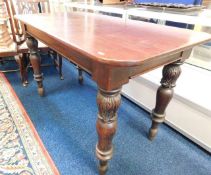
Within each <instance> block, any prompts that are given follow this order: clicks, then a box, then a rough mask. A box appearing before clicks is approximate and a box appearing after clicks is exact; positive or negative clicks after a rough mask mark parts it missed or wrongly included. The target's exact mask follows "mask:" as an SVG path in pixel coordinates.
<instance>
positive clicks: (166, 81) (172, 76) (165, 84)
mask: <svg viewBox="0 0 211 175" xmlns="http://www.w3.org/2000/svg"><path fill="white" fill-rule="evenodd" d="M182 63H183V62H180V61H177V62H174V63H171V64H168V65H166V66H164V68H163V72H162V74H163V77H162V79H161V86H160V87H159V88H158V90H157V96H156V105H155V108H154V109H153V110H152V114H151V116H152V126H151V128H150V130H149V139H150V140H153V139H154V138H155V136H156V134H157V132H158V125H159V124H160V123H163V122H164V120H165V116H166V114H165V110H166V107H167V106H168V104H169V102H170V101H171V99H172V97H173V93H174V91H173V88H174V87H175V86H176V81H177V79H178V78H179V76H180V73H181V68H180V65H181V64H182Z"/></svg>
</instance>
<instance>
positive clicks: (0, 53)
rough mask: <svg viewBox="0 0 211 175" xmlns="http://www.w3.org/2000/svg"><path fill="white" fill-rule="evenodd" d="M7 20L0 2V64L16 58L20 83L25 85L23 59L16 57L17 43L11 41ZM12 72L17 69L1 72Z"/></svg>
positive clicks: (1, 0) (2, 0) (2, 4)
mask: <svg viewBox="0 0 211 175" xmlns="http://www.w3.org/2000/svg"><path fill="white" fill-rule="evenodd" d="M8 20H9V15H8V13H7V8H6V4H5V1H4V0H0V63H1V64H3V63H4V61H7V59H8V58H7V57H15V58H18V59H16V61H17V62H18V64H19V68H20V75H21V80H22V83H23V84H24V85H25V84H27V81H26V72H25V69H24V60H23V57H17V43H15V42H14V41H13V40H12V37H11V35H10V33H9V30H8V29H9V27H8ZM13 71H19V69H9V70H4V71H1V72H13Z"/></svg>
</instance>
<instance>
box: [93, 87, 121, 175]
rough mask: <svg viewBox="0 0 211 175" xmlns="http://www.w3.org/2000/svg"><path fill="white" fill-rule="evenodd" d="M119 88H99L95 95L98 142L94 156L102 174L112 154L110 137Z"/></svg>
mask: <svg viewBox="0 0 211 175" xmlns="http://www.w3.org/2000/svg"><path fill="white" fill-rule="evenodd" d="M120 91H121V89H117V90H114V91H104V90H102V89H99V91H98V95H97V105H98V110H99V112H98V118H97V123H96V129H97V133H98V143H97V145H96V156H97V158H98V159H99V174H100V175H104V174H106V171H107V169H108V160H110V159H111V158H112V155H113V145H112V139H113V136H114V135H115V132H116V128H117V110H118V108H119V106H120V101H121V95H120Z"/></svg>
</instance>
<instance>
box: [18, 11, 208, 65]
mask: <svg viewBox="0 0 211 175" xmlns="http://www.w3.org/2000/svg"><path fill="white" fill-rule="evenodd" d="M17 18H18V19H20V20H21V21H23V22H24V23H26V24H28V25H30V26H31V27H32V28H30V29H31V30H33V28H34V29H37V30H38V31H42V32H46V33H45V34H46V37H50V38H52V37H53V38H56V39H57V40H58V45H59V44H60V43H61V44H62V45H63V44H65V45H66V46H68V47H70V48H73V49H77V50H78V52H83V53H84V55H88V57H89V58H91V59H93V60H96V61H98V62H105V63H109V64H113V65H130V66H132V65H133V66H134V65H140V64H142V63H144V62H146V61H149V60H152V59H153V58H156V57H159V56H160V55H169V54H173V53H175V52H179V51H180V50H181V49H184V48H185V49H187V48H188V47H189V48H190V47H191V46H193V45H196V44H199V43H201V42H204V41H205V40H209V39H210V36H209V35H208V34H202V33H197V32H190V31H189V30H185V29H178V28H173V27H167V26H160V25H156V24H151V23H144V22H140V21H139V22H136V21H132V20H131V21H130V20H128V21H127V22H126V23H125V22H124V21H123V20H121V19H118V18H112V17H108V16H102V15H97V16H96V15H94V14H86V15H84V14H78V13H77V14H76V13H68V14H60V15H59V14H46V15H30V16H28V15H26V16H17ZM35 23H36V25H34V24H35ZM55 26H57V27H55ZM51 45H52V44H51ZM54 47H56V45H55V46H54Z"/></svg>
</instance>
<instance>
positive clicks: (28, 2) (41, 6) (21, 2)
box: [9, 0, 83, 84]
mask: <svg viewBox="0 0 211 175" xmlns="http://www.w3.org/2000/svg"><path fill="white" fill-rule="evenodd" d="M13 1H16V6H14V5H13V4H14V2H13ZM9 2H10V4H11V8H10V10H11V12H12V14H13V15H12V24H13V26H14V28H15V29H14V30H15V32H16V36H17V33H18V36H19V37H18V38H17V37H16V38H17V39H16V42H19V43H20V44H21V43H22V40H23V38H24V35H23V28H21V26H20V24H19V23H18V21H17V20H15V19H14V15H15V14H28V13H29V14H33V13H50V3H49V0H9ZM15 7H16V8H15ZM40 43H41V42H40ZM41 46H42V43H41ZM45 47H46V46H45ZM42 49H43V47H42ZM50 53H53V54H51V55H53V57H54V60H55V65H57V68H58V71H59V75H60V78H61V79H63V75H62V56H61V55H58V54H55V52H54V51H52V50H50ZM76 67H77V69H78V75H79V77H78V80H79V83H80V84H82V83H83V76H82V69H81V68H80V67H79V66H77V65H76Z"/></svg>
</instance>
